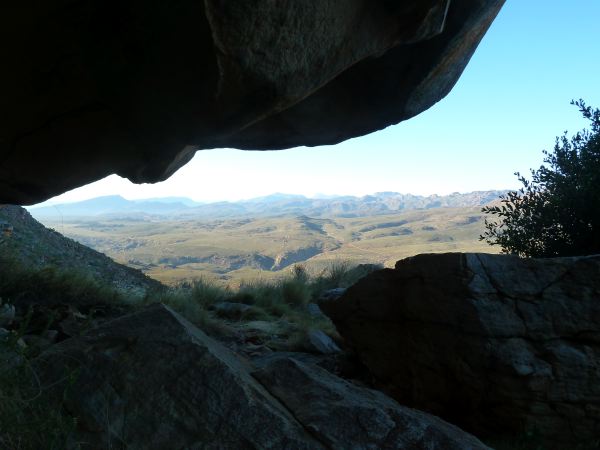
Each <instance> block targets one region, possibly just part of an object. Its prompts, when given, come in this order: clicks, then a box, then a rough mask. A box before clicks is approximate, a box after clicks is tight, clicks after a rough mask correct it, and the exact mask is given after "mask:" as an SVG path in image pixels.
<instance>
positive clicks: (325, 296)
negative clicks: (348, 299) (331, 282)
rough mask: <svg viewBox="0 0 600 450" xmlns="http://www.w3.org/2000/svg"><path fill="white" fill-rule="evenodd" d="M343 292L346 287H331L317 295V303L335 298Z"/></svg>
mask: <svg viewBox="0 0 600 450" xmlns="http://www.w3.org/2000/svg"><path fill="white" fill-rule="evenodd" d="M344 292H346V288H333V289H328V290H326V291H323V292H321V295H320V296H319V300H318V303H327V302H331V301H334V300H337V299H338V298H340V297H341V296H342V295H344Z"/></svg>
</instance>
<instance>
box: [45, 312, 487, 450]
mask: <svg viewBox="0 0 600 450" xmlns="http://www.w3.org/2000/svg"><path fill="white" fill-rule="evenodd" d="M34 366H35V369H36V371H37V373H38V374H39V376H40V380H41V383H42V384H43V385H44V386H47V385H51V386H55V389H57V392H58V393H62V392H63V391H64V389H65V383H67V384H66V387H67V397H66V407H67V409H68V410H69V411H70V413H71V414H73V415H75V416H76V417H78V418H79V430H78V433H79V435H78V436H77V437H76V438H77V439H78V440H79V441H83V442H85V443H86V445H87V447H84V448H117V447H118V448H122V447H123V448H124V447H126V448H131V449H138V448H139V449H165V448H190V449H199V448H203V449H256V448H260V449H286V450H287V449H322V448H323V449H324V448H335V449H347V448H355V449H371V448H373V449H374V448H378V449H379V448H381V449H385V448H390V449H391V448H394V449H398V448H399V449H402V448H406V449H412V448H428V449H456V450H458V449H461V450H462V449H483V448H487V447H485V446H484V445H483V444H481V443H480V442H479V441H478V440H477V439H475V438H474V437H472V436H471V435H468V434H467V433H464V432H462V431H461V430H459V429H458V428H456V427H454V426H452V425H449V424H447V423H445V422H443V421H442V420H440V419H438V418H435V417H433V416H430V415H428V414H425V413H421V412H418V411H413V410H410V409H408V408H403V407H401V406H400V405H398V404H397V403H396V402H395V401H393V400H391V399H390V398H388V397H385V396H384V395H383V394H381V393H378V392H375V391H371V390H367V389H363V388H358V387H353V386H351V385H350V384H349V383H347V382H345V381H343V380H341V379H338V378H337V377H335V376H334V375H331V374H329V373H328V372H326V371H325V370H323V369H320V368H318V367H316V366H313V365H311V364H310V363H302V362H299V361H294V360H291V359H289V358H287V357H284V358H283V359H280V358H273V359H268V360H266V362H264V363H263V364H262V365H261V366H260V368H259V369H257V370H255V369H252V368H251V367H250V366H249V365H248V363H247V362H244V361H242V360H241V359H239V358H238V357H236V356H235V355H234V354H233V353H232V352H230V351H229V350H227V349H226V348H225V347H223V346H221V345H220V344H219V343H217V342H215V341H214V340H213V339H211V338H209V337H208V336H206V335H205V334H204V333H203V332H201V331H200V330H198V329H197V328H195V327H194V326H193V325H191V324H190V323H188V322H187V321H185V320H184V319H183V318H181V317H180V316H178V315H177V314H176V313H174V312H173V311H171V310H170V309H169V308H167V307H165V306H162V305H153V306H150V307H148V308H147V309H145V310H142V311H140V312H137V313H133V314H131V315H128V316H123V317H120V318H118V319H115V320H113V321H111V322H106V323H104V324H103V325H101V326H99V327H97V328H95V329H92V330H90V331H89V332H87V333H85V334H83V335H82V336H79V337H73V338H71V339H68V340H65V341H63V342H61V343H59V344H56V345H54V346H53V347H51V348H50V349H49V350H47V351H45V352H44V353H42V354H41V355H40V356H39V357H38V358H37V359H36V360H35V361H34ZM65 368H67V369H66V370H67V373H68V371H69V369H73V370H76V372H75V375H74V377H73V378H72V380H73V381H72V382H71V384H68V380H67V379H65V378H68V377H65ZM253 371H254V372H255V373H254V376H253V375H252V372H253ZM55 382H56V384H54V383H55ZM330 403H331V404H330Z"/></svg>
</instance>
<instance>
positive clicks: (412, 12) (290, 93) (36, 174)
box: [0, 0, 504, 204]
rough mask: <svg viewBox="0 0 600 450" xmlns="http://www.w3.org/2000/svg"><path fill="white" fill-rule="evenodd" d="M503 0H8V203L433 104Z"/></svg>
mask: <svg viewBox="0 0 600 450" xmlns="http://www.w3.org/2000/svg"><path fill="white" fill-rule="evenodd" d="M503 3H504V0H452V1H450V0H404V1H402V2H395V1H389V0H346V1H343V2H324V1H322V0H305V1H302V2H295V1H276V2H274V1H268V0H256V1H252V2H243V1H242V2H237V1H221V0H205V1H197V0H182V1H179V2H177V5H176V6H173V5H171V4H170V3H169V4H168V3H165V2H136V1H133V0H123V1H120V2H117V3H115V2H102V1H95V2H93V1H92V2H84V3H80V2H65V1H60V0H46V1H44V2H41V3H40V4H39V5H37V4H36V7H32V6H31V5H30V4H29V3H22V2H13V3H12V4H11V5H10V8H5V10H3V14H2V19H3V20H2V31H3V38H4V39H3V40H2V43H0V50H1V54H2V65H3V69H4V70H2V71H0V86H2V88H1V89H2V91H1V97H2V100H3V108H2V110H1V111H0V123H1V124H2V126H1V127H0V161H2V164H1V165H0V203H18V204H32V203H37V202H40V201H42V200H45V199H47V198H49V197H52V196H54V195H57V194H60V193H62V192H64V191H67V190H69V189H72V188H75V187H77V186H81V185H84V184H87V183H89V182H91V181H94V180H98V179H100V178H103V177H105V176H107V175H109V174H111V173H117V174H119V175H121V176H124V177H127V178H129V179H130V180H132V181H134V182H138V183H141V182H156V181H160V180H164V179H166V178H167V177H169V176H170V175H171V174H173V173H174V172H175V171H176V170H177V169H178V168H180V167H181V166H182V165H184V164H185V163H187V162H188V161H189V160H190V158H191V157H192V156H193V155H194V153H195V151H196V150H199V149H210V148H220V147H232V148H241V149H253V150H267V149H281V148H289V147H295V146H300V145H309V146H314V145H323V144H334V143H337V142H340V141H343V140H345V139H349V138H351V137H355V136H360V135H363V134H366V133H370V132H372V131H375V130H379V129H382V128H384V127H386V126H388V125H390V124H393V123H398V122H399V121H402V120H405V119H408V118H410V117H412V116H414V115H416V114H419V113H420V112H421V111H424V110H426V109H427V108H429V107H430V106H432V105H433V104H435V103H436V102H437V101H439V100H440V99H442V98H443V97H444V96H445V95H446V94H447V93H448V92H449V91H450V90H451V89H452V87H453V86H454V84H455V83H456V81H457V79H458V78H459V76H460V75H461V73H462V71H463V69H464V68H465V66H466V64H467V62H468V61H469V59H470V58H471V56H472V54H473V52H474V51H475V49H476V47H477V45H478V44H479V42H480V40H481V39H482V37H483V35H484V34H485V32H486V31H487V29H488V27H489V26H490V24H491V23H492V21H493V20H494V18H495V17H496V14H497V13H498V11H499V10H500V8H501V6H502V4H503Z"/></svg>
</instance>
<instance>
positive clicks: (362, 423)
mask: <svg viewBox="0 0 600 450" xmlns="http://www.w3.org/2000/svg"><path fill="white" fill-rule="evenodd" d="M253 375H254V377H255V378H256V379H258V380H259V381H260V382H261V383H262V384H263V386H264V387H265V388H266V389H267V390H269V392H271V393H272V394H273V395H274V396H275V397H276V398H277V399H278V400H279V401H281V402H282V403H283V404H284V405H285V406H286V407H287V408H288V409H289V410H290V411H291V413H292V414H293V415H294V417H296V419H298V420H299V421H300V422H301V423H302V424H303V426H304V427H305V428H306V429H307V430H308V431H309V432H310V433H311V434H312V435H313V436H315V438H316V439H317V440H318V441H319V442H321V443H322V444H324V446H325V447H326V448H329V449H339V450H346V449H349V448H352V449H357V450H358V449H365V450H366V449H372V450H376V449H378V450H379V449H444V450H452V449H456V450H474V449H486V448H488V447H486V446H485V445H483V444H482V443H481V442H480V441H479V440H478V439H476V438H475V437H473V436H471V435H469V434H467V433H465V432H464V431H462V430H460V429H458V428H457V427H455V426H453V425H450V424H448V423H446V422H444V421H442V420H440V419H438V418H437V417H434V416H431V415H429V414H426V413H423V412H421V411H416V410H414V409H410V408H406V407H404V406H400V405H399V404H398V403H396V402H395V401H394V400H392V399H391V398H389V397H387V396H385V395H384V394H382V393H381V392H378V391H375V390H371V389H366V388H363V387H358V386H355V385H353V384H352V383H350V382H348V381H345V380H342V379H341V378H338V377H336V376H334V375H332V374H331V373H329V372H327V371H326V370H325V369H323V368H321V367H318V366H316V365H314V364H310V363H305V362H302V361H299V360H298V359H295V358H271V359H270V360H269V364H266V365H264V366H263V367H261V368H260V369H259V370H257V371H255V372H254V373H253Z"/></svg>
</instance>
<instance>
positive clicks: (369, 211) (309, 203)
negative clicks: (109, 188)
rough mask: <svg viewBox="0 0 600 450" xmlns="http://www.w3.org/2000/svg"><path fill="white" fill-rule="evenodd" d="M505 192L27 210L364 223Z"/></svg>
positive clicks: (481, 201)
mask: <svg viewBox="0 0 600 450" xmlns="http://www.w3.org/2000/svg"><path fill="white" fill-rule="evenodd" d="M506 192H508V191H506V190H488V191H473V192H468V193H458V192H455V193H452V194H449V195H437V194H433V195H429V196H422V195H414V194H402V193H398V192H390V191H386V192H377V193H374V194H369V195H365V196H362V197H357V196H350V195H340V196H333V197H328V198H322V197H317V198H309V197H306V196H304V195H298V194H285V193H280V192H277V193H273V194H269V195H266V196H261V197H256V198H251V199H247V200H240V201H235V202H228V201H222V202H213V203H200V202H196V201H194V200H191V199H188V198H185V197H164V198H148V199H138V200H127V199H125V198H123V197H122V196H120V195H111V196H102V197H96V198H92V199H88V200H83V201H81V202H73V203H65V204H57V205H51V206H38V207H35V206H34V207H30V208H28V210H29V212H30V213H31V214H32V215H33V216H34V217H36V218H47V217H89V216H118V215H125V216H127V217H132V216H144V215H155V216H159V217H182V218H196V217H197V218H231V217H242V216H254V217H269V216H280V215H287V214H303V215H309V216H312V217H362V216H372V215H382V214H390V213H393V212H398V211H408V210H413V209H431V208H442V207H468V206H484V205H486V204H488V203H490V202H492V201H494V200H497V199H498V197H499V196H500V195H502V194H505V193H506Z"/></svg>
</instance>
